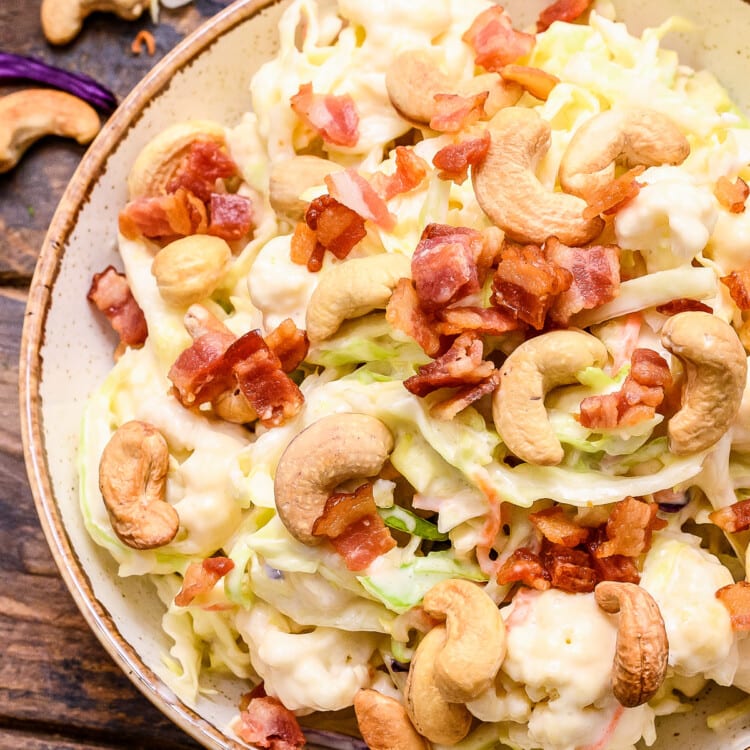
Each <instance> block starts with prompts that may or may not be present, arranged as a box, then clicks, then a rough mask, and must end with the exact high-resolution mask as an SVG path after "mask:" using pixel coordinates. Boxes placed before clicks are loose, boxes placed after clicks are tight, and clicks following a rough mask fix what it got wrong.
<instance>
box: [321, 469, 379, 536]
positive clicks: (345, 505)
mask: <svg viewBox="0 0 750 750" xmlns="http://www.w3.org/2000/svg"><path fill="white" fill-rule="evenodd" d="M377 512H378V509H377V506H376V505H375V499H374V497H373V495H372V484H370V483H369V482H366V483H365V484H363V485H360V486H359V487H357V489H356V490H354V492H336V493H334V494H333V495H331V496H330V497H329V498H328V499H327V500H326V504H325V507H324V508H323V513H321V515H320V516H318V518H316V519H315V522H314V523H313V527H312V533H313V535H314V536H327V537H329V538H330V539H334V538H335V537H337V536H341V534H343V533H344V531H345V530H346V527H347V526H349V525H350V524H353V523H356V522H357V521H359V520H361V519H362V518H364V517H365V516H371V515H373V514H375V513H377Z"/></svg>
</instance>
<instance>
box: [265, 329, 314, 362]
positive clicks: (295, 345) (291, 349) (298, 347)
mask: <svg viewBox="0 0 750 750" xmlns="http://www.w3.org/2000/svg"><path fill="white" fill-rule="evenodd" d="M265 339H266V344H268V348H269V349H270V350H271V351H272V352H273V353H274V354H275V355H276V356H277V357H278V358H279V361H280V362H281V369H282V370H283V371H284V372H292V370H295V369H296V368H297V367H298V366H299V363H300V362H302V360H303V359H304V358H305V357H306V356H307V350H308V349H309V348H310V342H309V341H308V339H307V333H305V331H302V330H300V329H299V328H297V326H296V325H294V321H293V320H292V319H291V318H286V319H284V320H282V321H281V323H279V325H277V326H276V328H274V329H273V330H272V331H271V332H270V333H267V334H266V336H265Z"/></svg>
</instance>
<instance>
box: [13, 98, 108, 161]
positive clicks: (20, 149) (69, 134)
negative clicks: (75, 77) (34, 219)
mask: <svg viewBox="0 0 750 750" xmlns="http://www.w3.org/2000/svg"><path fill="white" fill-rule="evenodd" d="M99 127H100V122H99V115H97V114H96V111H95V110H94V109H93V108H92V107H90V106H89V105H88V104H86V102H85V101H83V99H79V98H78V97H77V96H73V95H72V94H66V93H65V92H64V91H52V90H51V89H24V90H22V91H15V92H13V93H12V94H8V95H7V96H4V97H2V98H0V172H7V171H8V170H9V169H12V168H13V167H14V166H15V165H16V164H17V163H18V161H19V160H20V158H21V157H22V156H23V154H24V152H25V151H26V149H27V148H28V147H29V146H31V144H32V143H34V142H35V141H37V140H39V139H40V138H42V137H43V136H46V135H59V136H64V137H66V138H74V139H75V140H76V141H78V143H82V144H83V143H89V142H90V141H91V140H92V139H93V138H94V136H95V135H96V134H97V133H98V132H99Z"/></svg>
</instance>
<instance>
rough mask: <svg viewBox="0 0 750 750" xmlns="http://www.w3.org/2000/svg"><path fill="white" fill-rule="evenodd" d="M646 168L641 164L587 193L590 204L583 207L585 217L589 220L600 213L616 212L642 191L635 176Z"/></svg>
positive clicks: (587, 200) (609, 213)
mask: <svg viewBox="0 0 750 750" xmlns="http://www.w3.org/2000/svg"><path fill="white" fill-rule="evenodd" d="M645 169H646V167H644V166H643V165H642V164H639V165H638V166H636V167H633V168H632V169H629V170H628V171H627V172H625V174H621V175H620V176H619V177H615V178H614V179H613V180H612V181H611V182H608V183H607V184H606V185H604V186H602V187H601V188H599V189H597V190H594V191H592V192H591V193H590V194H588V195H586V196H585V198H586V203H588V206H587V207H586V208H584V209H583V218H584V219H586V221H589V220H591V219H594V218H596V217H597V216H599V215H600V214H604V215H606V216H610V215H612V214H616V213H617V212H618V211H619V210H620V209H621V208H622V207H623V206H624V205H625V204H626V203H628V202H630V201H631V200H633V198H635V197H636V195H638V193H640V192H641V184H640V183H639V182H638V181H637V180H636V179H635V178H636V177H638V176H639V175H641V174H643V172H644V170H645Z"/></svg>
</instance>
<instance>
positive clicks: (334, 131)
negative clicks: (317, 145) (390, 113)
mask: <svg viewBox="0 0 750 750" xmlns="http://www.w3.org/2000/svg"><path fill="white" fill-rule="evenodd" d="M290 103H291V105H292V109H293V110H294V111H295V113H296V114H297V116H298V117H299V118H300V120H302V122H304V123H305V124H306V125H307V126H308V127H310V128H312V129H313V130H314V131H315V132H316V133H318V134H319V135H320V136H321V137H322V138H323V140H324V141H325V142H326V143H331V144H333V145H334V146H345V147H353V146H356V145H357V142H358V141H359V115H358V114H357V107H356V106H355V104H354V100H353V99H352V98H351V96H349V94H343V95H341V96H336V95H335V94H315V93H313V88H312V83H303V84H301V85H300V87H299V90H298V91H297V93H296V94H295V95H294V96H292V98H291V100H290Z"/></svg>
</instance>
